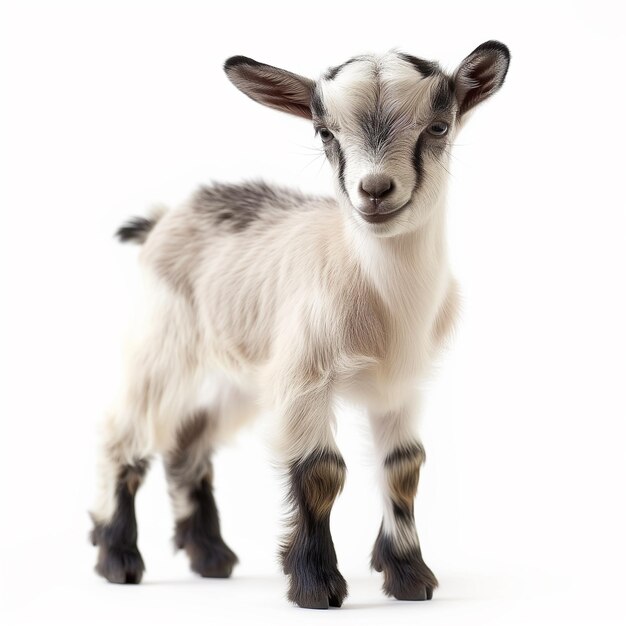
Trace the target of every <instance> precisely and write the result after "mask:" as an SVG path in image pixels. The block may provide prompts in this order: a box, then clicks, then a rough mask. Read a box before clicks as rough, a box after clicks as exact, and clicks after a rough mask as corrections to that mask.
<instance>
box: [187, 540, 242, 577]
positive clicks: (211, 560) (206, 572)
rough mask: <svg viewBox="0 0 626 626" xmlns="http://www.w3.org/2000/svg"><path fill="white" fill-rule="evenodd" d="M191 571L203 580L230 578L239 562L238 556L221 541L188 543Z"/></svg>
mask: <svg viewBox="0 0 626 626" xmlns="http://www.w3.org/2000/svg"><path fill="white" fill-rule="evenodd" d="M185 550H186V552H187V554H188V555H189V560H190V565H191V569H192V570H193V571H194V572H196V574H200V576H202V577H203V578H229V577H230V575H231V574H232V573H233V568H234V567H235V565H236V564H237V562H238V559H237V555H236V554H235V553H234V552H233V551H232V550H231V549H230V548H229V547H228V546H227V545H226V544H225V543H224V542H223V541H222V540H221V539H219V540H215V541H212V542H202V543H188V544H187V545H185Z"/></svg>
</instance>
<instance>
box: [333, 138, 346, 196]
mask: <svg viewBox="0 0 626 626" xmlns="http://www.w3.org/2000/svg"><path fill="white" fill-rule="evenodd" d="M335 141H336V144H337V147H336V150H337V156H338V159H339V185H340V186H341V190H342V191H343V192H344V193H345V194H346V196H347V195H348V191H347V189H346V178H345V171H346V158H345V156H344V154H343V150H342V149H341V146H340V145H339V142H338V141H337V140H335Z"/></svg>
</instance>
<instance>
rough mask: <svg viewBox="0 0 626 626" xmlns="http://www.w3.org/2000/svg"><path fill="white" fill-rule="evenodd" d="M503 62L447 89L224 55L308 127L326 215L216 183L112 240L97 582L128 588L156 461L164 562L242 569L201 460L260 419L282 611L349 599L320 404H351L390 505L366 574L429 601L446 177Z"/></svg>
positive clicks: (235, 71)
mask: <svg viewBox="0 0 626 626" xmlns="http://www.w3.org/2000/svg"><path fill="white" fill-rule="evenodd" d="M507 67H508V51H507V50H506V48H505V47H504V46H502V44H498V43H497V42H487V43H486V44H484V45H483V46H480V47H479V48H477V49H476V50H475V51H474V53H472V55H470V56H469V57H468V58H467V59H466V60H465V61H464V64H462V66H461V67H460V69H459V72H458V74H457V75H456V78H455V79H454V80H453V79H451V77H449V76H446V75H445V74H444V73H443V72H442V71H441V70H439V69H438V66H437V65H436V64H433V63H430V62H425V61H423V60H420V59H417V58H416V57H410V56H408V55H403V54H400V53H395V52H392V53H389V54H387V55H383V56H382V57H370V56H365V57H358V58H355V59H352V60H350V61H349V62H348V63H345V64H344V65H342V66H339V67H336V68H332V70H330V71H329V72H327V73H326V74H325V75H324V76H323V77H322V78H321V79H320V81H319V82H318V83H314V82H313V81H310V80H308V79H305V78H303V77H300V76H298V75H295V74H292V73H289V72H285V71H283V70H279V69H277V68H274V67H271V66H266V65H264V64H259V63H257V62H256V61H253V60H251V59H248V58H246V57H233V58H232V59H230V60H229V62H228V63H227V65H226V71H227V73H228V74H229V77H230V78H231V80H233V82H234V83H235V84H236V85H237V86H238V87H239V88H240V89H241V90H242V91H244V92H245V93H247V94H248V95H249V96H250V97H251V98H253V99H254V100H258V101H260V102H263V103H264V104H267V105H268V106H270V107H273V108H279V109H281V110H284V111H287V112H290V113H294V114H296V115H301V116H303V117H307V118H310V119H312V120H313V122H314V125H315V127H316V129H317V131H318V132H319V133H320V137H321V139H322V142H323V144H324V146H325V152H326V155H327V157H328V158H329V160H330V161H331V163H332V164H333V166H334V168H335V172H336V175H337V176H336V187H337V199H332V198H325V197H316V196H308V195H304V194H301V193H298V192H295V191H289V190H286V189H283V188H280V187H274V186H270V185H267V184H265V183H260V182H257V183H244V184H239V185H229V184H216V185H213V186H210V187H203V188H201V189H200V190H198V191H197V192H196V193H195V194H194V195H193V196H192V197H191V198H190V200H189V201H188V202H186V203H184V204H183V205H181V206H180V207H178V208H176V209H174V210H172V211H169V212H166V213H165V214H164V215H162V216H160V218H159V219H158V220H156V219H153V220H148V219H144V218H137V219H135V220H133V221H131V222H129V223H128V224H127V225H125V226H124V227H122V228H121V229H120V230H119V231H118V235H119V236H120V238H121V239H122V240H129V239H134V240H136V241H138V242H141V243H142V244H143V249H142V251H141V255H140V263H141V268H142V278H143V283H142V292H141V296H142V298H141V305H140V307H139V309H138V311H137V313H138V315H137V316H136V318H135V324H134V326H133V328H132V331H131V333H130V335H129V342H128V346H127V351H126V361H125V364H124V367H123V368H122V369H123V378H122V385H121V388H120V393H119V394H118V397H117V401H116V403H115V404H114V406H113V407H112V408H111V411H110V412H109V414H108V418H107V421H106V424H105V425H106V428H105V433H104V445H103V447H102V471H101V477H102V487H101V489H100V499H99V501H98V503H97V505H96V507H95V509H94V510H93V518H94V522H95V527H94V531H93V534H92V538H93V542H94V544H96V545H98V546H99V547H100V551H99V560H98V564H97V571H98V572H99V573H100V574H102V575H103V576H105V577H106V578H107V579H108V580H110V581H112V582H139V580H140V578H141V575H142V572H143V561H142V559H141V556H140V554H139V552H138V550H137V546H136V541H137V526H136V521H135V515H134V494H135V491H136V490H137V488H138V487H139V485H140V483H141V480H142V478H143V475H144V473H145V471H146V468H147V465H148V459H149V457H150V456H151V455H152V454H154V453H159V454H161V455H162V456H163V459H164V462H165V469H166V476H167V480H168V485H169V491H170V494H171V496H172V501H173V505H174V513H175V518H176V533H175V540H176V545H177V546H178V547H180V548H185V550H186V551H187V553H188V555H189V557H190V559H191V566H192V569H193V570H194V571H196V572H197V573H199V574H201V575H202V576H207V577H225V576H229V575H230V573H231V571H232V568H233V566H234V565H235V563H236V561H237V558H236V556H235V555H234V553H233V552H232V551H231V550H230V549H229V548H228V546H227V545H226V544H225V543H224V541H223V540H222V538H221V534H220V526H219V520H218V514H217V507H216V504H215V501H214V499H213V495H212V477H213V470H212V462H211V456H212V453H213V452H214V450H215V449H216V448H217V447H219V445H220V444H221V443H222V442H223V441H224V440H225V439H226V438H228V437H229V435H231V434H232V433H233V432H234V431H235V430H237V428H238V427H239V426H240V425H241V424H243V423H245V422H246V421H247V419H248V418H249V417H251V416H253V415H254V414H255V413H258V412H260V411H261V410H263V409H265V410H269V411H271V412H272V413H274V414H275V416H276V418H277V424H278V433H277V434H278V435H279V436H278V437H277V438H276V439H275V442H274V443H275V452H276V456H277V460H278V461H279V462H280V463H282V465H283V467H284V468H285V470H286V471H287V473H288V477H289V493H288V500H289V502H290V504H291V508H292V516H291V518H290V528H289V533H288V535H287V537H286V538H285V541H284V543H283V545H282V547H281V552H280V555H281V560H282V564H283V570H284V572H285V573H286V574H287V575H288V576H289V578H290V585H289V592H288V597H289V599H290V600H292V601H294V602H296V603H297V604H298V605H300V606H303V607H309V608H328V606H340V605H341V603H342V602H343V600H344V598H345V597H346V595H347V586H346V582H345V580H344V579H343V577H342V576H341V574H340V572H339V570H338V569H337V557H336V554H335V550H334V546H333V542H332V538H331V534H330V526H329V519H330V511H331V509H332V505H333V502H334V500H335V498H336V496H337V494H338V493H339V492H340V491H341V489H342V487H343V482H344V479H345V473H346V467H345V463H344V461H343V459H342V457H341V454H340V452H339V449H338V447H337V445H336V443H335V440H334V428H333V427H334V423H335V415H334V405H335V400H336V399H337V398H338V397H347V398H349V399H350V400H351V401H352V402H356V403H358V404H360V405H361V406H362V407H363V408H364V409H365V412H366V415H367V420H368V422H369V426H370V429H371V432H372V434H373V449H374V454H375V457H376V464H377V468H378V477H379V486H380V489H381V492H382V498H383V519H382V524H381V527H380V531H379V534H378V537H377V539H376V541H375V544H374V549H373V552H372V559H371V564H372V567H373V568H375V569H376V570H378V571H382V572H384V585H383V588H384V590H385V592H386V593H387V594H388V595H392V596H395V597H396V598H399V599H404V600H427V599H430V598H431V597H432V594H433V590H434V588H435V587H436V586H437V580H436V578H435V576H434V575H433V573H432V572H431V571H430V569H429V568H428V567H427V565H426V564H425V563H424V560H423V558H422V553H421V547H420V543H419V539H418V536H417V531H416V528H415V519H414V509H413V500H414V497H415V493H416V491H417V485H418V481H419V472H420V467H421V465H422V463H423V461H424V448H423V446H422V444H421V441H420V438H419V434H418V432H417V424H416V417H417V415H418V413H419V411H418V409H419V407H418V403H419V386H420V382H421V381H422V380H423V379H424V377H425V376H426V375H427V374H428V373H429V370H430V367H431V364H432V362H433V359H434V358H435V357H436V355H437V352H438V351H439V349H440V348H441V345H442V343H443V340H444V339H445V337H446V335H447V334H448V333H449V332H450V330H451V328H452V326H453V324H454V320H455V317H456V311H457V300H458V296H457V292H456V285H455V281H454V280H453V278H452V277H451V275H450V271H449V267H448V261H447V254H446V243H445V221H446V217H445V206H444V205H445V182H446V179H445V175H444V172H446V173H447V168H446V167H445V161H446V160H447V158H448V156H449V155H448V152H447V148H448V145H449V143H448V142H449V141H450V139H449V136H450V137H453V136H454V132H456V129H457V128H458V126H459V124H460V123H461V115H462V114H463V113H464V112H465V111H467V110H469V109H470V108H472V107H473V106H475V104H477V103H478V102H480V101H481V100H482V99H484V98H486V97H488V95H490V93H492V92H493V91H494V90H495V89H497V87H498V86H499V84H501V81H502V80H504V74H505V73H506V68H507ZM449 131H450V132H449ZM448 135H449V136H448Z"/></svg>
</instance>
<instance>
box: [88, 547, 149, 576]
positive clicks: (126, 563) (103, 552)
mask: <svg viewBox="0 0 626 626" xmlns="http://www.w3.org/2000/svg"><path fill="white" fill-rule="evenodd" d="M145 569H146V568H145V566H144V563H143V559H142V558H141V554H140V553H139V550H137V548H117V547H113V546H109V547H107V546H100V552H99V554H98V562H97V564H96V572H97V573H98V574H100V576H103V577H104V578H106V579H107V580H108V581H109V582H110V583H116V584H121V585H138V584H139V583H140V582H141V578H142V576H143V573H144V571H145Z"/></svg>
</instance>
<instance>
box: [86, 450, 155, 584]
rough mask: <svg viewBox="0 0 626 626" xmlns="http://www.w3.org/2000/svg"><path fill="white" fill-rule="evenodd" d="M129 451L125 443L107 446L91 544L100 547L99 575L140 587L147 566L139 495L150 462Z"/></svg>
mask: <svg viewBox="0 0 626 626" xmlns="http://www.w3.org/2000/svg"><path fill="white" fill-rule="evenodd" d="M125 448H126V446H125V444H124V440H121V441H117V442H115V443H111V442H110V441H106V442H105V443H104V445H103V448H102V453H101V454H102V457H101V464H100V481H101V482H100V498H99V501H98V504H97V505H96V507H95V508H94V510H93V511H92V512H91V517H92V520H93V523H94V526H93V530H92V531H91V541H92V543H93V545H94V546H98V561H97V564H96V572H97V573H98V574H100V575H101V576H103V577H104V578H106V579H107V580H108V581H109V582H112V583H131V584H137V583H139V582H140V581H141V577H142V576H143V572H144V569H145V567H144V563H143V559H142V558H141V554H140V553H139V550H138V549H137V520H136V518H135V494H136V493H137V489H139V486H140V485H141V483H142V481H143V478H144V476H145V473H146V471H147V469H148V459H147V458H139V457H138V456H136V455H133V454H129V452H128V450H126V449H125Z"/></svg>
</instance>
